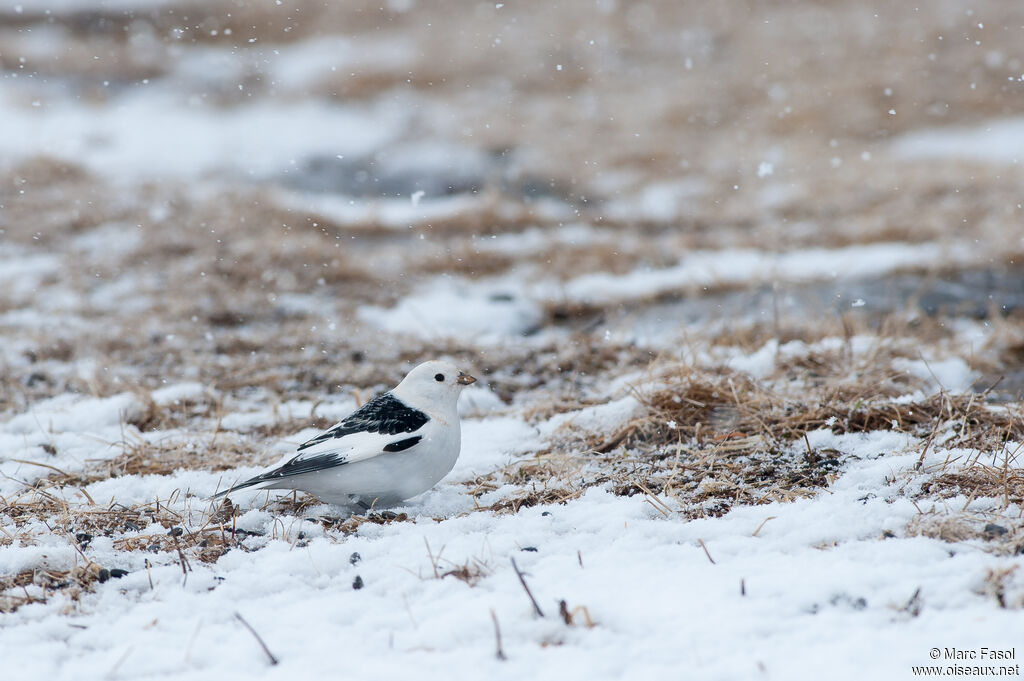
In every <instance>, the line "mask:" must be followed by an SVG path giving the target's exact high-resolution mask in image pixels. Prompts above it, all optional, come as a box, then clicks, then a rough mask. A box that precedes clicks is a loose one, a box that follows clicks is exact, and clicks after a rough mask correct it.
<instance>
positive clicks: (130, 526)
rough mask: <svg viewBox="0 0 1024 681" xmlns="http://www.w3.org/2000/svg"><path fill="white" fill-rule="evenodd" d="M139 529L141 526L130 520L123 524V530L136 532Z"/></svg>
mask: <svg viewBox="0 0 1024 681" xmlns="http://www.w3.org/2000/svg"><path fill="white" fill-rule="evenodd" d="M141 529H142V528H141V527H139V526H138V525H136V524H135V523H133V522H132V521H130V520H129V521H128V522H126V523H125V524H124V531H125V532H138V531H140V530H141Z"/></svg>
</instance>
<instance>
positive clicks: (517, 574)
mask: <svg viewBox="0 0 1024 681" xmlns="http://www.w3.org/2000/svg"><path fill="white" fill-rule="evenodd" d="M511 560H512V569H513V570H515V571H516V577H519V583H520V584H522V585H523V590H524V591H526V595H527V596H529V597H530V602H531V603H533V609H534V610H535V611H536V613H537V614H538V615H539V616H540V617H543V616H544V612H543V611H542V610H541V609H540V606H539V605H537V599H536V598H534V597H533V593H531V592H530V587H528V586H527V585H526V579H525V578H524V577H523V573H522V571H520V570H519V566H518V565H516V559H515V558H512V559H511ZM712 562H714V561H712Z"/></svg>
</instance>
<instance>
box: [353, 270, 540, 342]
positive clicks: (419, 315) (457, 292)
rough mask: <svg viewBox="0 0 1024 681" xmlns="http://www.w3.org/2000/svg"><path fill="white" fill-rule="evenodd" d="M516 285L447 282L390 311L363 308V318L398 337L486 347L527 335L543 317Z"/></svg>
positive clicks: (428, 289) (413, 295)
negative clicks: (468, 342) (471, 341)
mask: <svg viewBox="0 0 1024 681" xmlns="http://www.w3.org/2000/svg"><path fill="white" fill-rule="evenodd" d="M517 288H518V286H515V285H512V286H509V287H508V288H505V287H504V286H502V284H501V283H499V282H491V283H489V284H484V283H482V282H472V285H471V284H470V283H468V282H460V281H457V280H455V279H450V278H445V279H439V280H436V281H434V282H433V283H432V284H429V285H427V286H425V287H423V290H421V291H419V292H417V293H414V294H412V295H410V296H408V297H406V298H403V299H402V300H401V301H399V303H398V304H397V305H396V306H395V307H393V308H390V309H385V308H380V307H370V306H367V307H362V308H360V309H359V311H358V315H359V317H360V318H361V319H362V320H363V321H366V322H368V323H370V324H373V325H374V326H376V327H378V328H381V329H384V330H386V331H390V332H391V333H395V334H399V335H412V336H418V337H420V338H425V339H440V338H460V339H462V340H466V339H467V338H472V339H474V340H476V341H478V342H481V343H487V342H499V341H503V340H505V339H507V338H508V337H510V336H523V335H524V334H527V333H529V332H530V331H531V330H532V329H534V328H536V327H537V326H538V325H539V324H540V322H541V319H542V316H543V312H542V310H541V309H540V306H539V305H537V304H536V303H534V302H533V301H530V300H528V299H526V298H525V297H524V296H523V295H522V294H520V293H518V292H517V291H516V289H517Z"/></svg>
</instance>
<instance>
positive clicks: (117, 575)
mask: <svg viewBox="0 0 1024 681" xmlns="http://www.w3.org/2000/svg"><path fill="white" fill-rule="evenodd" d="M126 574H128V571H127V570H122V569H121V568H114V569H113V570H111V571H110V576H111V577H113V578H114V579H121V578H122V577H124V576H125V575H126Z"/></svg>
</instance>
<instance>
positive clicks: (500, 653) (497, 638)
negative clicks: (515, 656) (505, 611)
mask: <svg viewBox="0 0 1024 681" xmlns="http://www.w3.org/2000/svg"><path fill="white" fill-rule="evenodd" d="M491 621H492V622H494V642H495V645H496V646H497V652H496V653H495V657H497V658H498V659H499V660H501V661H503V662H504V661H505V660H507V659H508V658H507V657H505V651H504V650H502V649H501V627H499V626H498V613H496V612H494V608H491Z"/></svg>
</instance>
